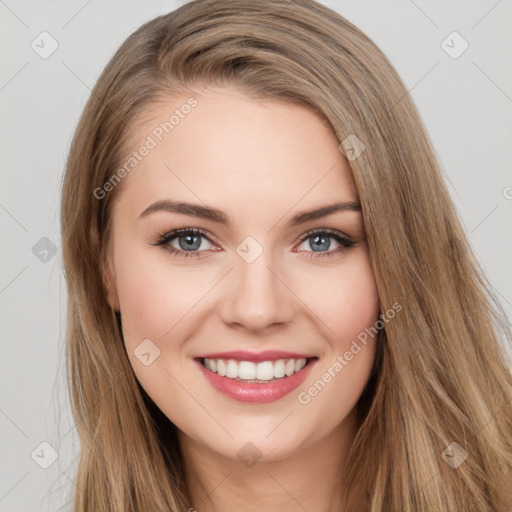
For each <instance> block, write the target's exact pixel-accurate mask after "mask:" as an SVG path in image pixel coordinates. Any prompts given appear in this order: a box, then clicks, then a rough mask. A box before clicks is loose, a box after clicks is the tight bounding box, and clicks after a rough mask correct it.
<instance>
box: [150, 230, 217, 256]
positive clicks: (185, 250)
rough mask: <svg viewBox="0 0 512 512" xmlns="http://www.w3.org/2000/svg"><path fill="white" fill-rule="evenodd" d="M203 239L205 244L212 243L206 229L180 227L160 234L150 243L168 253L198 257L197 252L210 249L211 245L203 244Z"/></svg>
mask: <svg viewBox="0 0 512 512" xmlns="http://www.w3.org/2000/svg"><path fill="white" fill-rule="evenodd" d="M205 240H206V241H207V244H206V245H208V244H212V242H211V240H210V239H209V237H208V233H207V232H206V231H204V230H202V229H198V228H182V229H175V230H174V231H170V232H169V233H164V234H161V235H160V236H159V237H158V239H157V241H156V242H155V243H153V244H151V245H154V246H157V247H162V248H163V249H165V250H166V251H168V252H169V253H171V254H176V255H177V256H182V257H184V258H190V257H192V258H198V257H199V254H198V253H200V252H203V251H204V250H208V249H211V247H208V246H207V247H205V246H204V245H205V244H204V243H203V242H204V241H205ZM199 249H201V250H199Z"/></svg>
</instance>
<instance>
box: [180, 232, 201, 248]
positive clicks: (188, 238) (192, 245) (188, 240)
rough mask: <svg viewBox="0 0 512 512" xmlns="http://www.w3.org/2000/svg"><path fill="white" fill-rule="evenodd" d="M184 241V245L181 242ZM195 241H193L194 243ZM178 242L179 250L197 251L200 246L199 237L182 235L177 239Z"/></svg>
mask: <svg viewBox="0 0 512 512" xmlns="http://www.w3.org/2000/svg"><path fill="white" fill-rule="evenodd" d="M183 239H185V240H186V243H185V244H182V240H183ZM194 239H195V241H194ZM179 242H180V248H181V249H184V250H187V249H199V246H200V245H201V240H200V236H199V235H182V236H180V238H179Z"/></svg>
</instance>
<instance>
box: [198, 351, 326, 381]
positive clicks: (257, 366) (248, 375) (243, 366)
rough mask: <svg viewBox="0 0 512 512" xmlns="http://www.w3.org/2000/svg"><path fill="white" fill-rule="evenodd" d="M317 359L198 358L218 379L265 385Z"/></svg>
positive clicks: (284, 377) (285, 376)
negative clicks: (224, 378) (245, 359)
mask: <svg viewBox="0 0 512 512" xmlns="http://www.w3.org/2000/svg"><path fill="white" fill-rule="evenodd" d="M316 359H318V357H316V356H315V357H308V358H300V359H299V358H296V359H277V360H272V361H270V360H269V361H261V362H258V363H256V362H252V361H243V360H242V361H240V360H235V359H207V358H204V357H202V358H198V360H199V361H200V362H201V364H202V365H203V366H204V367H205V368H206V369H207V370H210V371H211V372H213V373H216V374H217V375H219V376H220V377H226V378H228V379H231V380H234V381H236V382H245V383H251V384H252V383H255V384H257V383H260V384H267V383H270V382H275V381H279V380H283V379H287V378H288V377H291V376H292V375H294V374H296V373H298V372H300V371H301V370H302V369H303V368H304V367H305V366H307V365H308V364H310V363H311V362H312V361H314V360H316Z"/></svg>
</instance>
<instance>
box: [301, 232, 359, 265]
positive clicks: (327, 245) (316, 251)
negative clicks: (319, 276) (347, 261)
mask: <svg viewBox="0 0 512 512" xmlns="http://www.w3.org/2000/svg"><path fill="white" fill-rule="evenodd" d="M330 239H334V240H335V244H338V247H335V248H334V249H332V250H329V249H331V246H332V242H331V240H330ZM300 242H301V245H303V244H304V245H305V246H306V249H305V251H306V252H308V253H309V254H308V256H307V257H308V258H321V257H325V256H332V255H333V254H335V253H339V252H342V251H344V250H345V249H348V248H349V247H352V246H353V245H354V241H353V240H352V239H350V238H349V237H348V236H346V235H344V234H343V233H341V232H340V231H335V230H333V229H316V230H314V231H310V232H309V233H306V234H305V235H304V236H303V237H302V238H301V239H300ZM308 246H309V248H310V249H312V250H311V251H308V250H307V247H308ZM299 248H300V246H299ZM300 252H302V251H300Z"/></svg>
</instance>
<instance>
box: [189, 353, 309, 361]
mask: <svg viewBox="0 0 512 512" xmlns="http://www.w3.org/2000/svg"><path fill="white" fill-rule="evenodd" d="M310 357H315V356H312V355H311V354H297V353H295V352H284V351H282V350H264V351H263V352H249V351H246V350H234V351H231V352H215V353H211V354H206V355H203V356H198V359H234V360H236V361H252V362H255V363H257V362H260V361H277V360H279V359H309V358H310Z"/></svg>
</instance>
